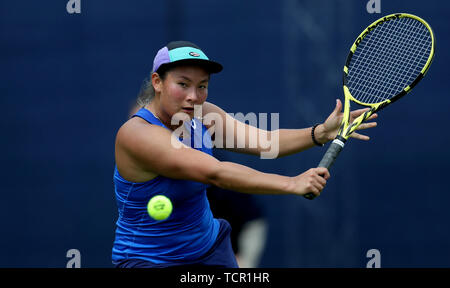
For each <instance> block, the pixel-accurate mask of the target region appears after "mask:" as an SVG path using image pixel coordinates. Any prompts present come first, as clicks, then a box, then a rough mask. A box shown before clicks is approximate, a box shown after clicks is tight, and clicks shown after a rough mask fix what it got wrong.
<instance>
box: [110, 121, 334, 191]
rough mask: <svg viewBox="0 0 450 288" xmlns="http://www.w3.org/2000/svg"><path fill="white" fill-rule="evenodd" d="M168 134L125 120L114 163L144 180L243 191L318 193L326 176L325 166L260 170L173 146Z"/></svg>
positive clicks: (134, 178)
mask: <svg viewBox="0 0 450 288" xmlns="http://www.w3.org/2000/svg"><path fill="white" fill-rule="evenodd" d="M171 137H175V136H173V135H172V133H171V132H170V131H169V130H167V129H165V128H162V127H160V126H157V125H149V124H148V123H147V122H145V121H144V120H142V119H140V118H138V117H135V118H132V119H131V120H129V121H128V122H127V123H125V124H124V125H123V126H122V127H121V128H120V130H119V131H118V133H117V138H116V164H117V168H118V170H119V172H120V174H121V175H122V177H124V178H125V179H127V180H129V181H132V182H144V181H146V180H149V179H151V178H154V177H155V176H156V175H162V176H165V177H169V178H173V179H184V180H192V181H197V182H201V183H205V184H211V185H215V186H217V187H221V188H224V189H227V190H233V191H237V192H243V193H253V194H297V195H304V194H307V193H310V192H312V193H314V194H316V195H318V194H320V191H322V189H323V188H324V186H325V184H326V179H328V178H329V173H328V170H327V169H325V168H313V169H310V170H308V171H306V172H304V173H302V174H300V175H298V176H296V177H287V176H282V175H277V174H270V173H263V172H260V171H257V170H254V169H252V168H249V167H246V166H243V165H240V164H236V163H231V162H221V161H218V160H217V159H215V158H214V157H212V156H210V155H208V154H206V153H203V152H200V151H197V150H195V149H192V148H190V147H187V146H185V145H183V147H182V148H176V147H174V146H173V145H172V141H173V140H171ZM175 141H178V140H175ZM321 174H322V175H325V177H322V176H320V175H321Z"/></svg>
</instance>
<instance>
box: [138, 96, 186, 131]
mask: <svg viewBox="0 0 450 288" xmlns="http://www.w3.org/2000/svg"><path fill="white" fill-rule="evenodd" d="M160 107H161V106H160V105H159V101H157V100H156V99H153V100H152V101H151V102H150V103H148V104H147V105H145V109H147V110H149V111H150V112H151V113H152V114H153V115H154V116H155V117H156V118H158V119H159V121H161V122H162V123H163V124H164V125H165V126H166V127H167V128H169V129H170V130H175V129H176V128H178V127H179V126H180V125H172V124H171V120H172V119H171V116H170V115H168V114H167V113H165V112H164V110H163V109H161V108H160Z"/></svg>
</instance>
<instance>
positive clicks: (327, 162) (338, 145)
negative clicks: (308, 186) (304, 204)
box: [304, 138, 345, 200]
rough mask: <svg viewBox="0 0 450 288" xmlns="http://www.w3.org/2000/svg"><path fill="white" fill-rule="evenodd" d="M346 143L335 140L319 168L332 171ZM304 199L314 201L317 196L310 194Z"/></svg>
mask: <svg viewBox="0 0 450 288" xmlns="http://www.w3.org/2000/svg"><path fill="white" fill-rule="evenodd" d="M342 140H344V141H342ZM344 143H345V139H343V138H340V139H336V140H334V141H333V142H332V143H331V145H330V147H328V150H327V152H326V153H325V155H323V158H322V160H321V161H320V163H319V166H317V167H324V168H327V169H330V168H331V166H332V165H333V163H334V161H335V160H336V158H337V156H338V155H339V153H340V152H341V151H342V148H344ZM304 197H305V198H306V199H308V200H312V199H314V198H316V195H314V193H308V194H306V195H305V196H304Z"/></svg>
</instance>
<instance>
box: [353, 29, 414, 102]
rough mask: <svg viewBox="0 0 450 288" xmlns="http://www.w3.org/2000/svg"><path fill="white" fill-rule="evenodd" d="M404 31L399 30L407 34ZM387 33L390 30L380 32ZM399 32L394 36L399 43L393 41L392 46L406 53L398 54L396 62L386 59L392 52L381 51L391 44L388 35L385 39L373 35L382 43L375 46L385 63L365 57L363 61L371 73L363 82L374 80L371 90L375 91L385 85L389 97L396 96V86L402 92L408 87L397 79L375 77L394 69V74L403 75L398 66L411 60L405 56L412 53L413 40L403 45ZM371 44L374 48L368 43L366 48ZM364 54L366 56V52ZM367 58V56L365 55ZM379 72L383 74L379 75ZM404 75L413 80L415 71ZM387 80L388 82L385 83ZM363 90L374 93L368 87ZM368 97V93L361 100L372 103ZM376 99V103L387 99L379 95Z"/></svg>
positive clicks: (384, 36) (373, 37)
mask: <svg viewBox="0 0 450 288" xmlns="http://www.w3.org/2000/svg"><path fill="white" fill-rule="evenodd" d="M401 30H403V31H401ZM404 30H405V29H399V31H400V32H405V31H404ZM415 30H416V29H415ZM386 31H389V30H388V29H386V30H385V31H382V30H379V32H381V33H383V32H384V34H386V33H387V32H386ZM399 31H393V34H394V36H395V38H394V39H397V41H395V42H394V41H391V46H392V48H393V49H395V50H399V49H400V50H403V51H405V52H406V53H403V54H398V55H397V58H394V59H393V60H394V61H386V59H387V60H392V59H389V58H387V57H386V56H388V55H389V54H387V53H389V52H391V51H390V50H388V49H385V50H381V51H380V47H381V46H380V45H383V47H385V45H389V43H387V42H386V35H383V37H380V36H377V35H375V34H373V35H372V39H377V40H380V41H379V42H381V43H376V44H377V46H375V47H376V48H377V49H376V50H375V52H377V53H379V55H380V57H381V58H380V59H382V60H384V61H381V62H380V61H378V62H377V61H374V59H373V58H372V59H370V58H369V59H367V57H363V60H364V61H365V62H366V63H367V64H368V65H367V67H365V68H366V69H367V68H368V72H369V73H367V74H365V75H364V76H365V77H364V78H363V79H362V80H363V81H365V82H369V81H371V80H372V83H371V84H372V86H371V87H370V88H373V89H377V88H378V89H379V88H380V87H379V86H380V85H385V86H386V87H385V88H387V89H388V93H387V95H389V94H390V95H395V94H396V93H395V92H396V91H395V90H396V85H399V86H400V87H401V88H400V90H402V89H403V88H404V87H406V85H404V82H399V81H398V79H397V78H388V79H383V77H374V76H379V75H385V76H386V75H387V73H388V72H389V71H388V69H392V70H393V72H394V73H401V67H399V66H398V65H399V62H400V63H401V61H405V60H411V59H405V57H404V55H407V53H411V51H412V49H411V48H410V46H411V40H412V39H413V38H411V37H410V38H408V40H409V41H403V42H402V43H401V42H399V41H398V37H399V35H398V34H399ZM377 32H378V31H377ZM389 32H390V31H389ZM377 37H378V38H377ZM370 44H372V46H373V43H368V45H367V46H366V47H369V46H370ZM361 51H362V50H361ZM362 52H363V51H362ZM362 54H364V52H363V53H362ZM365 56H367V55H365ZM412 66H413V65H411V64H409V67H407V68H409V70H411V67H412ZM379 72H382V73H379ZM377 73H378V74H377ZM404 73H405V74H406V75H407V76H410V78H411V76H412V75H411V74H413V73H414V71H413V72H412V73H411V72H410V71H407V70H406V71H404ZM413 76H416V75H413ZM386 80H387V81H388V82H385V81H386ZM408 80H410V79H408ZM410 81H412V80H410ZM409 83H410V82H409ZM359 84H360V85H359V86H364V85H361V84H367V83H359ZM363 88H366V89H365V90H363V91H362V92H372V91H370V89H369V91H367V88H369V87H367V86H366V87H363ZM389 90H391V91H389ZM368 96H370V93H366V95H365V98H363V99H360V100H362V101H364V102H368V101H370V99H368ZM374 98H375V99H373V100H374V101H375V102H379V101H380V100H381V101H383V100H385V99H386V97H380V96H378V95H375V97H374Z"/></svg>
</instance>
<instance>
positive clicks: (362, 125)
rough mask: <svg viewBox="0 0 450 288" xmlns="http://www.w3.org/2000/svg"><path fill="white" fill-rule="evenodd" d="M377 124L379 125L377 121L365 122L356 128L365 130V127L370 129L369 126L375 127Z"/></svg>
mask: <svg viewBox="0 0 450 288" xmlns="http://www.w3.org/2000/svg"><path fill="white" fill-rule="evenodd" d="M377 125H378V124H377V122H369V123H363V124H361V125H359V127H358V128H356V130H364V129H368V128H373V127H376V126H377Z"/></svg>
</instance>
